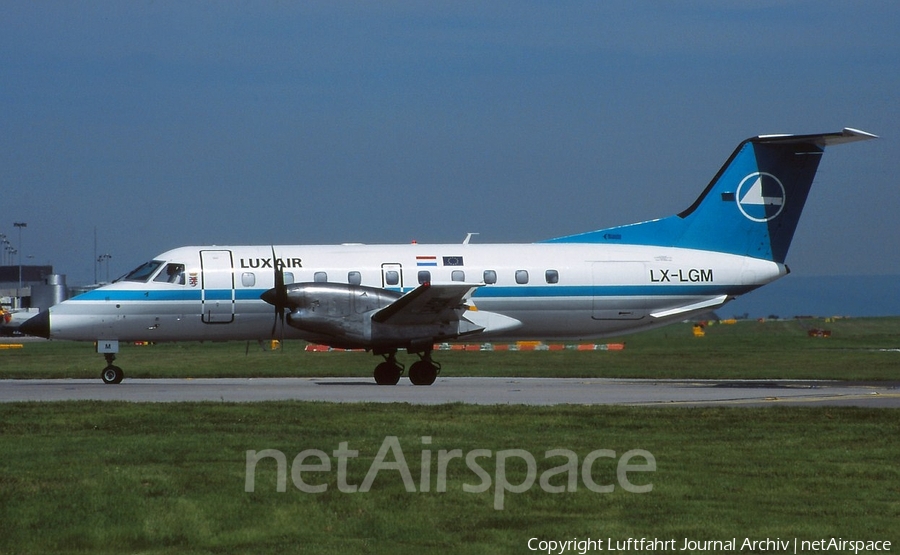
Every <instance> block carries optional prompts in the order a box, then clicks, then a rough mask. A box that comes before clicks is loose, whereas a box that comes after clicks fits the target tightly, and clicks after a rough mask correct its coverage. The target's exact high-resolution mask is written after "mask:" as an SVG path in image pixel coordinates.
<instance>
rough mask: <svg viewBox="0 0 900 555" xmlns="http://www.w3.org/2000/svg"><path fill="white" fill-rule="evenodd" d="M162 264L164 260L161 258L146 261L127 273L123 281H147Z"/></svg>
mask: <svg viewBox="0 0 900 555" xmlns="http://www.w3.org/2000/svg"><path fill="white" fill-rule="evenodd" d="M162 265H163V262H162V261H161V260H151V261H150V262H144V263H143V264H141V265H140V266H138V267H137V268H135V269H134V270H131V271H130V272H129V273H127V274H125V277H123V278H122V281H140V282H144V281H147V280H148V279H150V276H152V275H153V274H154V273H156V270H158V269H159V267H160V266H162Z"/></svg>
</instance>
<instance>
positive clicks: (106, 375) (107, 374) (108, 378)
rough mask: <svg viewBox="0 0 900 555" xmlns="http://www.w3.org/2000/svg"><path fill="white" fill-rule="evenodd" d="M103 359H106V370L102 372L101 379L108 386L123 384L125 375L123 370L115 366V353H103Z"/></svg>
mask: <svg viewBox="0 0 900 555" xmlns="http://www.w3.org/2000/svg"><path fill="white" fill-rule="evenodd" d="M103 357H104V358H105V359H106V368H104V369H103V371H102V372H100V379H102V380H103V383H106V384H117V383H122V379H123V378H125V373H124V372H122V369H121V368H119V367H118V366H115V365H114V364H113V361H114V360H116V355H115V353H103Z"/></svg>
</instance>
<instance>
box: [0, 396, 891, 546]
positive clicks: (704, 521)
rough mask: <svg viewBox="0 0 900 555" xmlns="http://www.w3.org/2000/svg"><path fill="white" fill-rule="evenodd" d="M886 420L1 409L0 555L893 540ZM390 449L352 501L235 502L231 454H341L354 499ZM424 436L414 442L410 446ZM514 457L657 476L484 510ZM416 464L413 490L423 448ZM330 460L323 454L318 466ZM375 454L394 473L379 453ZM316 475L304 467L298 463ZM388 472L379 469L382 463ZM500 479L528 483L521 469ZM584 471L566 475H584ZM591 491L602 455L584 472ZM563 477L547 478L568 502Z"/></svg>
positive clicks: (568, 411)
mask: <svg viewBox="0 0 900 555" xmlns="http://www.w3.org/2000/svg"><path fill="white" fill-rule="evenodd" d="M898 435H900V415H898V414H897V412H896V411H890V410H881V411H879V410H861V409H834V408H830V409H824V408H820V409H779V408H770V409H724V408H718V409H646V408H615V407H613V408H610V407H606V408H600V407H573V406H568V407H553V408H546V407H531V408H527V409H525V408H522V407H475V406H466V405H445V406H437V407H419V406H406V405H380V404H378V405H376V404H362V405H349V406H343V405H335V404H322V403H258V404H248V405H239V404H212V403H206V404H195V403H190V404H175V405H157V404H122V403H95V402H92V403H50V404H39V403H30V404H10V405H3V406H0V450H2V453H3V456H2V462H0V488H2V489H0V552H2V553H51V552H54V553H58V552H69V553H236V552H245V553H282V552H298V551H302V552H313V553H397V552H400V553H412V552H434V551H447V552H454V553H489V552H490V553H494V552H509V553H524V552H529V550H528V548H527V542H528V540H529V539H530V538H532V537H536V538H541V539H547V540H549V539H563V540H567V539H573V538H581V539H586V538H612V539H614V540H623V541H624V540H626V539H627V538H629V537H634V538H641V537H646V538H661V539H676V540H677V544H678V546H679V547H680V546H681V545H682V543H683V540H684V539H685V538H688V539H693V540H717V539H718V540H723V539H731V538H739V539H743V538H745V537H747V538H750V539H751V540H764V539H766V538H773V539H774V538H776V537H777V538H782V539H791V540H792V539H793V538H795V537H796V538H799V539H800V540H804V539H806V540H816V539H820V538H830V537H840V538H844V539H860V540H892V541H893V542H894V545H895V546H896V545H898V543H897V542H898V541H900V532H898V529H897V523H898V522H900V466H898V465H897V460H900V443H898V442H897V441H896V438H897V437H898ZM390 436H396V437H397V438H398V439H397V441H398V444H399V446H400V448H401V450H402V457H403V459H404V460H405V461H406V463H408V468H409V470H410V474H411V476H412V480H413V482H414V486H413V490H412V491H408V490H407V488H406V487H405V485H404V481H403V479H402V476H401V473H400V472H399V470H396V469H394V470H391V469H382V470H381V471H380V472H378V473H377V476H376V477H375V480H374V482H373V483H372V487H371V489H370V490H369V491H368V492H365V493H363V492H359V491H357V492H356V493H345V492H343V491H341V489H340V484H339V482H338V479H337V472H336V466H335V465H336V464H337V462H336V460H335V461H334V462H333V465H332V471H331V472H307V473H306V474H304V475H303V477H304V478H305V480H306V483H309V484H316V485H326V486H327V489H326V491H324V492H322V493H305V492H303V491H300V490H299V489H297V487H295V485H294V482H293V479H292V476H293V475H292V474H290V473H289V475H288V476H287V488H286V491H284V492H279V491H277V490H276V482H277V472H276V466H277V465H276V463H275V461H274V460H273V459H269V460H263V461H260V462H259V463H258V466H257V469H256V472H255V473H254V476H255V491H254V492H252V493H248V492H246V491H245V489H246V488H245V485H246V468H247V465H246V451H247V450H255V451H262V450H264V449H274V450H279V451H281V452H282V453H284V454H285V456H286V458H287V464H288V465H290V464H291V462H292V461H293V458H294V457H295V456H297V455H298V454H299V453H300V452H301V451H303V450H305V449H318V450H320V451H322V452H324V453H326V454H327V455H328V456H332V455H333V453H334V451H336V450H338V449H339V448H340V447H341V443H342V442H346V443H347V445H345V446H344V448H345V449H350V450H356V451H358V453H359V455H358V457H354V458H348V459H346V460H347V469H348V472H347V475H346V478H345V481H346V484H347V485H360V484H361V483H363V481H364V479H365V477H366V474H367V473H368V471H369V469H370V467H371V465H372V463H373V459H374V457H375V456H376V454H377V452H378V451H379V448H380V447H381V446H382V444H383V443H384V441H385V438H387V437H390ZM423 436H426V437H429V438H431V439H430V443H424V442H423V440H422V437H423ZM454 449H459V450H460V451H461V452H462V453H469V452H471V451H473V450H475V449H486V450H488V451H490V452H491V453H493V454H494V456H493V457H488V458H484V459H481V463H480V464H479V466H480V467H483V469H484V471H485V472H486V473H487V474H488V475H489V478H488V480H491V481H490V482H488V484H489V485H490V487H488V488H487V490H486V491H483V492H480V493H470V492H467V491H465V490H464V485H465V484H469V485H470V486H476V485H479V484H480V483H481V482H482V480H481V479H480V478H479V476H478V475H477V474H476V473H474V472H473V471H472V470H471V469H470V468H469V467H467V466H466V464H465V463H463V462H462V459H459V458H458V459H456V460H455V461H452V462H451V463H450V464H448V465H447V480H446V484H447V485H446V491H445V492H439V491H436V490H437V487H436V486H437V479H436V476H437V470H436V468H437V463H436V461H437V453H438V452H439V450H446V451H451V450H454ZM509 449H519V450H525V451H528V452H529V453H531V454H532V455H533V456H534V458H535V459H536V464H537V472H538V473H539V474H543V473H545V472H547V471H548V470H549V469H551V468H554V467H557V466H559V465H561V464H564V463H565V462H566V461H565V459H563V458H561V457H556V458H555V459H553V458H547V457H545V452H546V451H548V450H550V449H567V450H570V451H572V452H573V453H575V454H576V456H577V457H578V466H579V467H580V465H581V462H582V460H583V459H584V458H585V456H586V455H587V454H589V453H590V452H592V451H594V450H597V449H609V450H612V451H614V452H615V455H616V457H621V456H622V455H623V454H624V453H625V452H626V451H629V450H632V449H643V450H645V451H647V452H649V453H651V454H652V456H653V457H654V458H655V462H656V470H655V471H654V472H641V473H638V474H632V475H631V480H632V482H633V483H634V484H638V485H643V486H647V485H652V491H649V492H647V493H630V492H628V491H625V489H623V488H622V487H620V486H616V487H615V490H614V491H613V492H611V493H596V492H594V491H591V490H589V489H588V488H587V487H585V485H584V482H583V481H582V478H581V474H580V473H579V472H576V478H577V482H576V486H577V488H576V490H575V491H563V492H561V493H551V492H549V491H545V490H544V489H543V488H542V487H540V486H539V481H538V480H535V481H534V483H533V485H532V487H530V488H527V489H526V491H523V492H522V493H511V492H506V493H505V496H504V497H503V501H504V502H503V509H502V510H497V508H495V507H496V505H495V503H496V499H497V493H496V489H495V488H496V483H497V482H498V481H499V480H498V476H499V473H498V472H497V470H496V466H495V464H496V462H495V461H496V460H498V459H499V452H500V451H503V450H509ZM424 450H429V451H430V453H431V454H430V460H431V462H429V463H428V465H429V466H428V468H430V472H427V473H426V481H427V483H428V484H429V485H430V487H429V491H421V490H422V489H423V488H422V487H421V484H422V481H421V475H422V471H421V469H422V466H423V463H422V460H423V459H422V452H423V451H424ZM335 456H336V455H335ZM384 460H386V461H391V462H396V461H398V457H397V455H396V452H394V451H392V452H391V453H390V455H389V456H387V457H386V458H385V459H384ZM314 461H316V460H315V459H313V461H310V460H306V462H307V464H308V463H310V462H314ZM385 468H387V466H385ZM505 469H506V472H505V477H506V478H505V480H506V482H507V483H509V484H512V485H519V484H524V483H527V469H526V463H525V460H524V459H515V458H510V459H508V461H507V463H506V465H505ZM582 472H583V471H582ZM590 472H591V476H592V479H593V480H594V481H595V482H596V483H597V484H612V485H615V484H616V483H617V481H616V460H615V459H613V458H602V459H597V461H596V462H595V464H594V465H593V467H592V468H591V470H590ZM567 477H568V474H562V475H559V474H557V475H555V476H552V477H550V480H549V481H548V484H549V485H551V486H557V487H559V488H560V489H565V488H564V487H563V486H566V485H567V483H568V482H567Z"/></svg>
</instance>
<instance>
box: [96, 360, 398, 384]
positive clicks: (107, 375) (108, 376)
mask: <svg viewBox="0 0 900 555" xmlns="http://www.w3.org/2000/svg"><path fill="white" fill-rule="evenodd" d="M124 377H125V373H124V372H122V369H121V368H119V367H118V366H113V365H112V364H110V365H109V366H107V367H106V368H104V369H103V372H101V373H100V378H101V379H102V380H103V383H107V384H117V383H122V379H123V378H124ZM398 379H399V377H398Z"/></svg>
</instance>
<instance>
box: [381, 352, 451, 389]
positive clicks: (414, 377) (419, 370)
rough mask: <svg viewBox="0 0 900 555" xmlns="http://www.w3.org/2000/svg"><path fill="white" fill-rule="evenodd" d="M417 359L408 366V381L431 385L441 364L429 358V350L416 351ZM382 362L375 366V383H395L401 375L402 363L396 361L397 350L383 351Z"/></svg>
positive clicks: (415, 383) (414, 383)
mask: <svg viewBox="0 0 900 555" xmlns="http://www.w3.org/2000/svg"><path fill="white" fill-rule="evenodd" d="M417 354H418V355H419V360H417V361H416V362H414V363H413V364H412V366H410V367H409V381H410V382H412V384H413V385H431V384H433V383H434V381H435V380H436V379H437V375H438V374H439V373H440V371H441V365H440V364H438V363H437V362H434V361H433V360H431V350H428V351H425V352H424V353H417ZM382 356H384V362H382V363H381V364H379V365H378V366H376V367H375V383H377V384H378V385H397V383H398V382H399V381H400V376H402V375H403V369H404V368H403V365H402V364H400V363H399V362H397V351H391V352H389V353H385V354H383V355H382Z"/></svg>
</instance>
